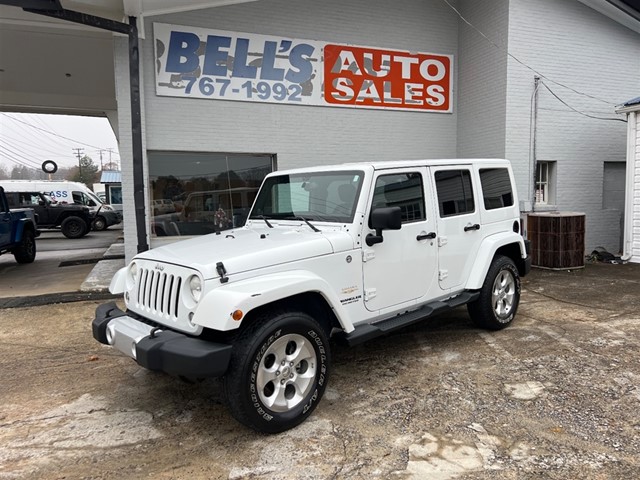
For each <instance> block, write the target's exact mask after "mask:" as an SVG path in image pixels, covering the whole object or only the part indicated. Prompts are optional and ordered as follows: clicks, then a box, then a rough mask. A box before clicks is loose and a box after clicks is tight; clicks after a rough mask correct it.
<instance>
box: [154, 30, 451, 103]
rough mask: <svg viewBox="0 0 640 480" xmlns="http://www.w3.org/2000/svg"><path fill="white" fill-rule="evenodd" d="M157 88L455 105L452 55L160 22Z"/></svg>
mask: <svg viewBox="0 0 640 480" xmlns="http://www.w3.org/2000/svg"><path fill="white" fill-rule="evenodd" d="M153 28H154V37H155V60H156V94H157V95H162V96H172V97H192V98H208V99H216V100H236V101H245V102H267V103H286V104H290V105H314V106H342V107H350V108H359V107H362V108H384V109H402V110H413V111H431V112H451V111H452V105H451V90H452V84H451V82H452V63H453V59H452V57H451V56H450V55H437V54H427V53H410V52H406V51H399V50H387V49H385V50H382V49H375V48H368V47H360V46H351V45H337V44H330V43H326V42H318V41H313V40H296V39H291V38H284V37H276V36H268V35H258V34H244V33H238V32H227V31H222V30H210V29H204V28H198V27H183V26H175V25H167V24H162V23H154V25H153Z"/></svg>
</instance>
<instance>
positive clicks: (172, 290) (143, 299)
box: [136, 268, 182, 319]
mask: <svg viewBox="0 0 640 480" xmlns="http://www.w3.org/2000/svg"><path fill="white" fill-rule="evenodd" d="M181 286H182V278H181V277H180V276H179V275H173V274H167V273H164V272H161V271H159V270H150V269H147V268H141V269H140V275H139V279H138V285H137V287H138V288H137V290H138V293H137V299H136V300H137V304H138V305H139V306H141V307H143V308H144V309H145V310H146V311H147V312H151V313H157V314H159V315H161V316H165V317H169V318H173V319H176V318H178V314H179V311H178V310H179V308H178V307H179V305H180V287H181Z"/></svg>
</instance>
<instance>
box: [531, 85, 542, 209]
mask: <svg viewBox="0 0 640 480" xmlns="http://www.w3.org/2000/svg"><path fill="white" fill-rule="evenodd" d="M539 88H540V77H539V76H538V75H535V76H534V77H533V93H532V94H531V132H530V137H531V140H530V142H531V145H530V147H529V173H530V175H531V180H530V182H529V188H530V190H529V199H530V200H531V211H532V212H535V209H536V188H535V185H536V168H537V163H538V155H537V149H536V147H537V140H538V89H539Z"/></svg>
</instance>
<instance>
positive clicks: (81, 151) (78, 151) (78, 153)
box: [71, 148, 84, 183]
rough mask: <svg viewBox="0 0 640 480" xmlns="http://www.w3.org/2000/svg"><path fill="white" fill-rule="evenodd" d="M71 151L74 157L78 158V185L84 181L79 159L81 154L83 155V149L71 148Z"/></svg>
mask: <svg viewBox="0 0 640 480" xmlns="http://www.w3.org/2000/svg"><path fill="white" fill-rule="evenodd" d="M71 150H75V152H76V157H78V170H79V172H80V183H84V181H83V180H84V179H83V178H82V163H81V162H80V159H81V158H82V154H83V153H84V148H72V149H71Z"/></svg>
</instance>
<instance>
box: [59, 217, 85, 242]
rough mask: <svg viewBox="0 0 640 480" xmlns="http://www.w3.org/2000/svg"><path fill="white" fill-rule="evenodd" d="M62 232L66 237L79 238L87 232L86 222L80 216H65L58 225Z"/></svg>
mask: <svg viewBox="0 0 640 480" xmlns="http://www.w3.org/2000/svg"><path fill="white" fill-rule="evenodd" d="M60 227H61V229H62V234H63V235H64V236H65V237H67V238H80V237H82V236H84V235H85V234H86V233H87V232H88V230H89V229H88V228H87V224H86V223H85V221H84V220H82V219H81V218H80V217H67V218H65V219H64V220H63V221H62V224H61V225H60Z"/></svg>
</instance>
